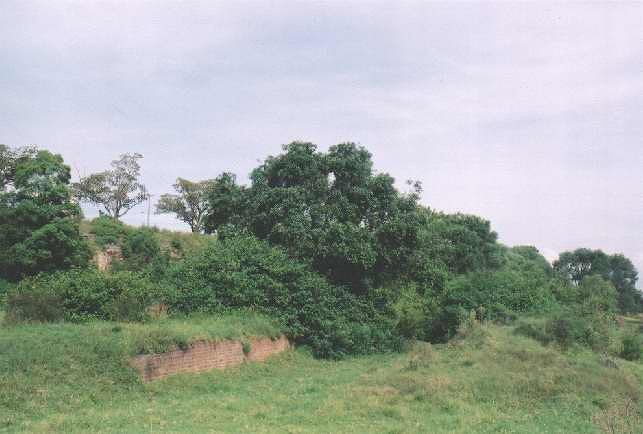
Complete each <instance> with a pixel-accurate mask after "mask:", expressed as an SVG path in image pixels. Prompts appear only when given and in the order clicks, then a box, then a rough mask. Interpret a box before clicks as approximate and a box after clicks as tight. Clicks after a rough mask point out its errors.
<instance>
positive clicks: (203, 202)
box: [156, 178, 214, 232]
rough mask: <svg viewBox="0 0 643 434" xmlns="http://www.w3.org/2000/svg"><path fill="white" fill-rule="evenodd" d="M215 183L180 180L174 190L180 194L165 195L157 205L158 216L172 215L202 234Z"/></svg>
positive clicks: (210, 181)
mask: <svg viewBox="0 0 643 434" xmlns="http://www.w3.org/2000/svg"><path fill="white" fill-rule="evenodd" d="M213 183H214V181H212V180H206V181H199V182H192V181H188V180H187V179H183V178H178V179H177V180H176V184H174V189H175V190H176V191H177V193H178V194H164V195H162V196H161V198H160V199H159V201H158V203H157V204H156V213H157V214H166V213H172V214H176V216H177V218H178V219H179V220H181V221H183V222H185V223H187V224H188V225H190V229H191V230H192V232H202V231H203V229H204V227H203V226H204V223H205V217H206V215H207V212H208V210H209V208H208V205H209V202H208V196H207V195H208V192H209V190H210V189H211V188H212V185H213Z"/></svg>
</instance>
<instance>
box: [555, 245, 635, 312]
mask: <svg viewBox="0 0 643 434" xmlns="http://www.w3.org/2000/svg"><path fill="white" fill-rule="evenodd" d="M553 265H554V270H556V271H557V272H558V273H559V274H561V275H562V276H564V277H565V278H567V279H569V280H570V281H571V282H572V283H573V284H575V285H580V284H581V283H582V282H583V280H585V279H586V278H587V277H589V276H593V275H598V276H601V277H602V278H603V279H605V280H607V281H609V282H611V283H612V285H614V288H616V293H617V298H618V307H619V309H620V310H621V311H622V312H639V311H641V310H643V295H642V294H641V292H640V291H638V290H637V289H636V282H637V280H638V272H637V270H636V268H635V267H634V264H633V263H632V261H631V260H629V259H628V258H627V257H625V256H624V255H622V254H615V255H608V254H606V253H605V252H603V251H602V250H591V249H586V248H580V249H576V250H574V251H572V252H563V253H561V254H560V256H559V258H558V260H557V261H555V262H554V264H553Z"/></svg>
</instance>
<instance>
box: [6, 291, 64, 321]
mask: <svg viewBox="0 0 643 434" xmlns="http://www.w3.org/2000/svg"><path fill="white" fill-rule="evenodd" d="M63 316H64V311H63V308H62V300H61V299H60V297H58V296H57V295H55V294H51V293H47V292H39V291H32V292H24V293H17V294H14V295H12V296H11V297H9V299H8V302H7V318H6V320H7V322H9V323H14V322H53V321H60V320H62V319H63Z"/></svg>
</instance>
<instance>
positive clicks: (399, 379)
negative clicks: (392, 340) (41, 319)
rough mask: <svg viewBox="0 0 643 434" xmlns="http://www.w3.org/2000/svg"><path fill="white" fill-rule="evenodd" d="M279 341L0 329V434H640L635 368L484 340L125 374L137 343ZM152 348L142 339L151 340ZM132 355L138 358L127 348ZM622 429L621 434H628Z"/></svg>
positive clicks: (224, 328)
mask: <svg viewBox="0 0 643 434" xmlns="http://www.w3.org/2000/svg"><path fill="white" fill-rule="evenodd" d="M154 327H157V328H159V329H164V330H166V333H165V335H170V336H179V337H181V338H182V339H187V340H188V341H189V340H190V339H191V338H192V337H208V336H209V337H219V338H222V337H242V336H247V335H252V334H261V333H267V334H271V333H278V332H279V331H278V329H276V328H274V325H272V324H271V323H270V322H269V321H267V320H266V319H265V318H261V317H256V318H254V319H251V320H249V321H243V320H241V319H240V317H239V316H234V315H233V316H232V317H231V318H219V319H200V320H197V321H194V322H187V323H186V322H185V321H184V322H181V321H175V320H173V321H165V322H162V323H160V324H154V325H151V326H150V325H147V326H146V325H143V326H141V325H139V326H124V325H115V324H114V323H94V324H91V325H70V324H59V325H23V326H18V327H11V328H7V327H5V328H2V329H0V390H1V391H2V393H1V394H0V431H2V432H102V433H109V432H134V433H139V432H155V433H156V432H253V433H262V432H274V433H277V432H278V433H282V432H291V433H299V432H311V433H312V432H314V433H320V432H328V433H331V432H332V433H337V432H340V433H341V432H351V433H362V432H383V433H406V432H409V433H413V432H433V433H435V432H459V433H470V432H482V433H484V432H525V433H555V432H560V433H588V432H590V433H591V432H601V429H600V425H601V424H604V423H609V422H612V421H613V422H616V423H617V424H618V423H620V424H621V425H620V426H619V429H621V431H617V432H643V425H642V424H641V422H640V420H638V419H637V418H636V415H635V414H634V412H632V411H630V413H631V415H630V416H629V417H623V414H624V413H625V411H626V409H627V405H628V404H627V403H628V402H630V401H631V403H632V405H633V409H634V410H636V411H637V412H639V413H640V412H641V410H643V407H642V405H641V401H640V398H641V397H640V394H641V390H642V389H643V364H641V363H640V362H627V361H624V360H620V359H612V360H613V361H615V362H616V367H614V366H612V365H611V363H606V361H605V358H604V357H603V356H600V355H598V354H595V353H592V352H589V351H587V350H581V349H575V350H570V351H568V352H566V353H561V352H560V351H559V350H557V349H555V348H548V347H543V346H542V345H541V344H539V343H537V342H536V341H534V340H532V339H530V338H527V337H524V336H519V335H517V334H515V333H514V328H512V327H500V326H484V327H483V328H481V329H480V330H478V332H477V333H475V334H474V335H472V336H470V337H469V338H466V339H464V340H456V341H454V342H452V343H451V344H447V345H439V346H438V345H436V346H430V345H428V344H422V343H419V344H417V345H416V346H415V347H414V348H413V350H412V351H410V352H408V353H403V354H384V355H373V356H365V357H356V358H352V359H348V360H344V361H325V360H316V359H314V358H312V357H311V356H310V355H309V354H308V353H307V352H306V351H305V349H299V350H296V351H294V352H290V353H287V354H284V355H279V356H275V357H274V358H273V359H271V360H269V361H268V362H267V363H264V364H258V363H251V364H247V365H244V366H242V367H239V368H233V369H229V370H227V371H224V372H220V371H214V372H210V373H206V374H198V375H195V374H185V375H176V376H174V377H170V378H168V379H166V380H161V381H157V382H153V383H150V384H145V385H144V384H142V383H141V382H140V381H139V380H138V378H137V376H136V374H135V372H134V371H133V370H132V369H131V368H129V367H128V365H127V357H128V356H129V354H131V353H132V352H133V351H136V350H137V346H136V344H135V342H137V339H136V338H133V337H136V336H140V335H141V334H142V335H145V334H147V335H148V336H155V335H154V333H151V334H150V333H148V331H142V330H139V329H145V328H148V329H150V328H154ZM150 339H152V338H150ZM138 349H139V350H140V348H138ZM626 429H629V431H627V430H626Z"/></svg>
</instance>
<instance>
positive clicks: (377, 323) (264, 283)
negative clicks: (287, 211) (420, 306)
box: [168, 233, 399, 358]
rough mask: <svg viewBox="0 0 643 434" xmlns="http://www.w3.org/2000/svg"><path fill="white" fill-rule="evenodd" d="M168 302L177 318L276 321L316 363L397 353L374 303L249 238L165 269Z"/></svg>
mask: <svg viewBox="0 0 643 434" xmlns="http://www.w3.org/2000/svg"><path fill="white" fill-rule="evenodd" d="M168 275H169V277H168V281H169V282H170V283H171V285H172V287H173V288H174V290H173V291H172V292H171V294H170V296H169V298H168V304H169V306H170V308H171V309H172V310H174V311H175V312H181V313H191V312H217V311H219V310H221V309H226V308H250V309H255V310H258V311H260V312H264V313H267V314H268V315H270V316H272V317H274V318H276V319H278V320H279V321H280V323H281V324H283V325H285V326H286V327H287V331H288V334H289V335H290V337H291V338H294V339H296V340H297V341H298V342H300V343H304V344H308V345H310V346H311V347H312V349H313V351H314V353H315V354H316V355H317V356H320V357H330V358H338V357H341V356H343V355H344V354H349V353H366V352H372V351H377V350H381V349H386V348H393V347H396V346H399V339H398V338H397V337H396V335H395V333H394V332H393V324H392V323H390V322H386V321H383V320H382V318H381V315H378V312H377V309H376V308H375V307H374V303H370V302H368V301H366V300H363V299H362V300H360V299H358V298H357V297H356V296H354V295H353V294H351V293H350V291H347V290H344V289H343V288H340V287H336V286H333V285H331V284H330V283H329V282H328V281H327V280H326V279H325V278H323V277H322V276H320V275H318V274H316V273H315V272H313V271H312V270H311V269H310V268H309V267H308V266H307V265H305V264H303V263H301V262H298V261H296V260H293V259H291V258H289V257H288V256H287V255H286V254H285V252H283V251H282V250H280V249H278V248H274V247H270V246H269V245H268V244H267V243H266V242H264V241H260V240H258V239H256V238H255V237H254V236H252V235H248V234H240V233H229V234H228V235H226V236H224V237H222V239H220V240H212V241H211V242H210V243H209V244H208V245H207V246H206V247H205V249H204V250H203V251H202V252H201V253H200V254H197V255H194V256H190V257H187V258H185V259H184V260H183V261H181V262H178V263H175V264H173V265H172V266H171V268H170V271H169V273H168Z"/></svg>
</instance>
